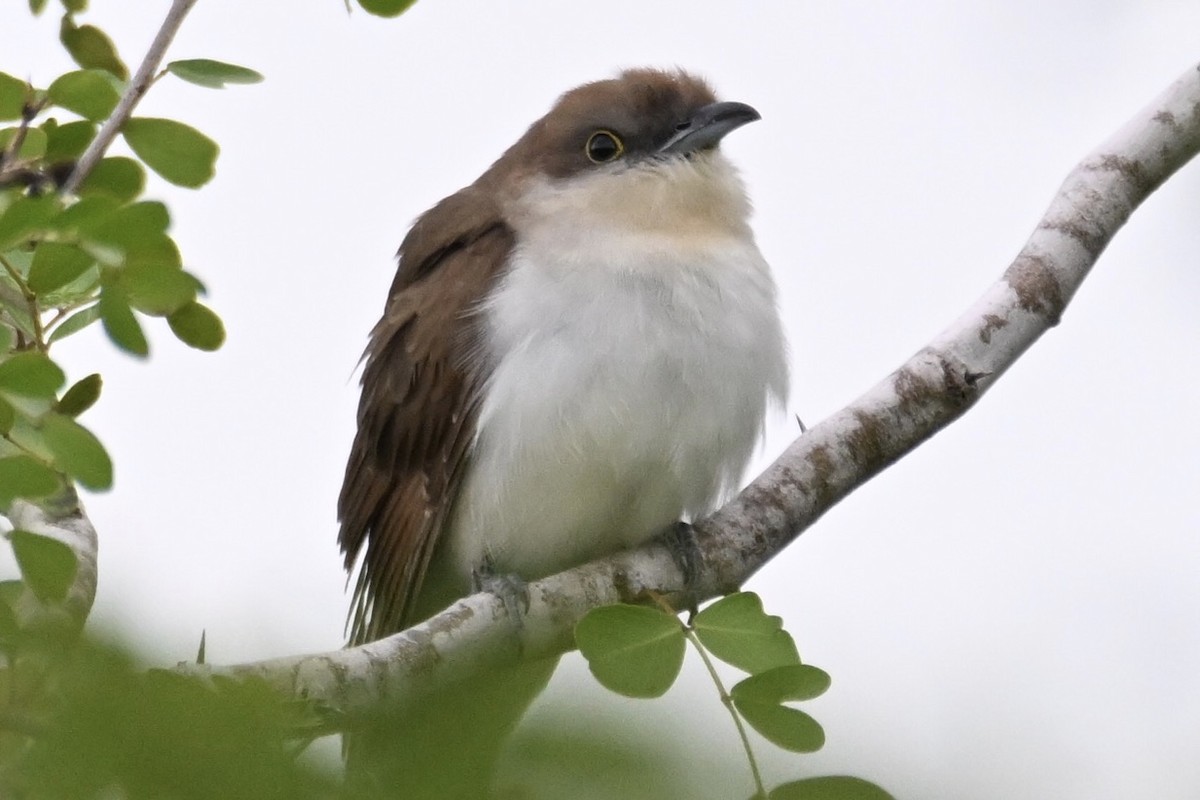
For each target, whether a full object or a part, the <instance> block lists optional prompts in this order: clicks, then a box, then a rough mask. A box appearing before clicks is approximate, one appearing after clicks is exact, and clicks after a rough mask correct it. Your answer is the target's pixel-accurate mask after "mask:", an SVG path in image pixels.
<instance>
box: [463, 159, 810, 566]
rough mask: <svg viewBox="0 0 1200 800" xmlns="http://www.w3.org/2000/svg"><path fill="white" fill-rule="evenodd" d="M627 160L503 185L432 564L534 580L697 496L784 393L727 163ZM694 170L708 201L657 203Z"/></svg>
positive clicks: (755, 434) (748, 447)
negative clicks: (457, 451)
mask: <svg viewBox="0 0 1200 800" xmlns="http://www.w3.org/2000/svg"><path fill="white" fill-rule="evenodd" d="M664 169H665V168H664ZM646 177H647V176H644V175H642V176H638V175H634V176H631V175H630V173H629V172H625V173H621V174H616V175H602V176H599V178H596V179H594V180H592V181H591V183H585V184H584V185H582V186H581V185H580V184H581V181H579V180H576V181H575V182H574V183H573V185H571V186H569V187H565V188H564V187H563V186H561V185H550V184H546V185H543V186H540V187H538V188H536V189H535V190H534V191H531V192H530V193H529V194H528V195H527V196H526V197H525V198H523V205H522V207H521V208H522V211H523V213H524V214H525V216H523V217H519V218H518V220H517V224H516V225H515V227H516V229H517V232H518V247H517V250H516V253H515V255H514V262H513V264H512V267H511V268H510V269H509V271H508V273H507V275H506V277H505V278H504V279H503V280H502V282H501V284H500V285H499V286H498V288H497V289H496V291H495V292H494V293H493V294H492V295H491V297H490V298H489V299H488V301H487V302H486V304H485V306H484V307H483V308H482V309H481V313H482V314H483V315H484V326H485V330H486V333H487V335H486V336H485V337H484V338H485V341H486V343H487V344H486V354H485V356H486V357H487V358H489V359H490V360H491V363H492V364H493V365H494V371H493V373H492V375H491V378H490V380H489V382H488V383H487V385H486V387H485V390H484V396H483V405H482V410H481V413H480V419H479V426H478V433H477V437H476V442H475V446H474V449H473V452H472V454H471V461H470V468H469V472H468V475H467V477H466V479H465V481H464V485H463V489H462V494H461V495H460V497H459V502H458V504H457V506H456V510H455V514H454V517H453V521H452V524H451V528H450V531H449V540H448V542H447V546H448V548H447V551H445V553H446V555H447V556H449V559H450V561H451V563H450V564H444V566H446V567H449V568H450V569H451V570H453V571H456V572H458V573H459V574H460V575H462V576H466V575H469V574H470V570H472V569H474V568H477V567H478V566H479V565H480V564H481V563H482V561H483V559H484V557H485V556H487V557H489V558H490V559H491V560H492V563H493V564H494V566H495V568H496V569H497V570H498V571H499V572H513V573H517V574H519V575H522V576H523V577H525V578H528V579H534V578H537V577H541V576H543V575H546V574H550V573H553V572H556V571H559V570H561V569H565V568H568V567H570V566H574V565H576V564H580V563H583V562H585V561H588V560H590V559H592V558H595V557H598V556H600V555H604V554H607V553H610V552H614V551H616V550H618V549H620V548H622V547H625V546H629V545H634V544H638V543H641V542H643V541H645V540H647V539H648V538H650V537H652V536H654V535H656V534H658V533H660V532H662V531H663V530H664V529H666V528H667V527H668V526H669V525H671V524H672V523H673V522H674V521H676V520H678V519H680V518H694V517H696V516H699V515H702V514H704V513H706V512H707V511H709V510H711V509H712V508H714V507H715V506H716V504H717V503H718V502H719V501H721V500H722V499H723V498H724V497H725V496H726V495H727V494H728V493H730V492H731V491H733V490H734V489H736V488H737V483H738V481H739V480H740V478H741V473H742V471H743V470H744V469H745V466H746V463H747V461H748V460H749V458H750V456H751V453H752V451H753V449H754V447H755V445H756V444H757V443H758V441H759V439H760V437H761V432H762V425H763V418H764V414H765V412H766V407H767V404H768V400H772V399H773V400H776V401H779V402H780V403H782V401H783V399H784V395H785V393H786V387H787V370H786V362H785V345H784V340H783V334H782V330H781V326H780V323H779V319H778V313H777V311H776V307H775V288H774V284H773V282H772V280H771V277H770V273H769V270H768V267H767V265H766V263H765V262H764V261H763V259H762V256H761V254H760V253H759V251H758V248H757V247H756V246H755V244H754V241H753V238H752V236H751V234H750V232H749V228H748V227H747V226H746V225H745V214H746V206H745V201H744V198H743V195H742V190H741V186H740V183H739V182H738V181H737V178H736V175H735V174H734V173H733V171H732V168H730V167H729V166H728V165H727V163H726V162H725V161H724V159H723V158H721V157H720V156H719V155H714V157H713V159H712V162H709V161H707V160H706V161H703V162H701V163H700V164H693V163H692V162H680V163H679V164H678V165H676V166H674V167H672V168H671V171H670V174H666V175H663V174H653V175H650V176H648V177H649V178H651V179H652V180H650V181H649V182H643V184H638V183H637V181H641V180H643V179H644V178H646ZM714 183H715V185H716V188H717V189H718V190H719V191H718V192H717V195H716V198H715V201H714V202H709V203H707V204H705V203H703V202H700V203H699V205H696V207H695V209H693V213H690V214H686V215H683V218H682V219H680V218H679V216H680V215H678V214H677V213H676V214H674V216H675V218H674V219H672V218H666V217H664V214H663V211H664V209H670V210H672V213H674V211H675V210H677V209H678V208H679V206H680V201H679V198H678V197H675V198H674V199H673V198H672V194H678V193H679V192H683V193H685V194H686V199H687V200H688V201H689V202H693V203H695V202H696V201H697V199H698V198H697V193H698V192H705V191H707V192H712V191H713V185H714ZM647 186H648V187H649V190H648V189H647ZM588 193H591V194H592V195H593V196H591V197H589V196H588ZM622 193H625V194H626V196H625V197H624V198H622V197H621V194H622ZM564 195H565V196H564ZM726 195H729V196H728V197H727V196H726ZM701 199H702V198H701ZM716 201H720V202H716ZM720 203H727V204H728V203H732V204H733V208H734V209H735V211H739V212H740V213H730V210H729V209H728V208H722V207H721V206H720ZM598 206H600V207H604V208H607V209H609V211H608V212H606V211H605V210H604V208H598ZM611 209H616V211H612V210H611ZM697 213H709V214H712V213H716V214H718V220H719V221H720V222H721V224H704V222H705V221H704V220H703V219H697V218H696V217H697ZM656 214H657V215H658V216H657V218H656V216H655V215H656ZM635 220H636V222H635ZM681 222H682V223H683V224H679V223H681Z"/></svg>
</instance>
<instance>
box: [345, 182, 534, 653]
mask: <svg viewBox="0 0 1200 800" xmlns="http://www.w3.org/2000/svg"><path fill="white" fill-rule="evenodd" d="M512 246H513V237H512V232H511V231H510V230H509V229H508V228H507V227H506V226H505V225H504V224H503V222H501V220H500V216H499V213H498V212H497V211H496V210H495V208H494V205H493V204H492V203H491V202H490V201H489V200H488V197H487V195H486V194H485V193H483V192H480V191H477V190H476V189H475V188H474V187H469V188H467V189H464V190H463V191H461V192H459V193H458V194H456V195H452V196H451V197H449V198H446V199H445V200H443V201H442V202H441V203H439V204H438V205H437V206H434V208H433V209H431V210H430V211H429V212H428V213H426V214H425V215H424V216H423V217H421V219H419V220H418V221H417V223H416V224H415V225H414V226H413V228H412V230H410V231H409V233H408V236H406V237H405V240H404V244H403V245H401V247H400V265H399V268H398V270H397V272H396V279H395V281H394V282H393V284H392V290H391V294H390V297H389V300H388V305H387V308H386V310H385V312H384V315H383V318H382V319H381V320H380V321H379V324H378V325H376V326H375V329H374V330H373V331H372V332H371V341H370V344H369V345H368V346H367V352H366V365H365V366H364V368H363V376H362V397H361V399H360V400H359V406H358V433H357V435H356V436H355V438H354V444H353V446H352V448H351V450H350V458H349V461H348V463H347V465H346V477H345V482H344V483H343V485H342V493H341V497H340V498H339V500H338V516H339V518H340V520H341V530H340V532H339V534H338V542H339V543H340V545H341V548H342V552H343V554H344V555H345V563H346V568H347V570H351V569H353V568H354V565H355V563H358V564H359V574H358V578H357V581H356V583H355V588H354V598H353V601H352V604H351V612H350V619H349V622H348V624H349V627H350V641H351V643H353V644H358V643H362V642H366V641H371V640H374V639H377V638H379V637H381V636H386V635H387V634H389V633H393V632H395V631H398V630H401V629H402V628H404V627H406V626H407V625H408V624H411V623H414V622H417V621H418V620H416V619H413V618H412V615H413V613H414V603H415V600H416V598H417V595H418V594H419V592H420V591H421V585H422V582H423V580H424V577H425V573H426V570H427V568H428V566H429V560H430V558H431V557H432V556H433V553H434V550H435V549H436V547H437V544H438V540H439V539H440V536H441V533H442V530H443V528H444V527H445V525H446V524H447V522H448V515H449V511H450V507H451V506H452V505H453V502H454V498H455V496H456V494H457V492H458V488H459V485H460V484H461V481H462V477H463V473H464V471H465V463H466V460H467V458H468V456H469V448H470V445H471V441H472V439H473V437H474V432H475V420H476V416H477V406H478V401H479V395H480V386H481V383H482V381H483V380H484V379H485V378H486V365H484V364H483V363H481V360H480V359H479V357H478V350H477V348H476V347H475V344H474V333H473V330H472V329H473V328H474V326H473V325H472V324H471V314H472V312H473V311H474V309H475V307H476V305H477V304H478V302H479V301H480V299H481V298H483V297H484V296H485V295H486V293H487V291H488V289H489V288H490V287H491V285H492V283H493V282H494V281H495V279H496V277H497V275H499V273H500V271H501V268H502V267H503V265H504V264H505V263H506V262H507V260H508V256H509V253H510V252H511V250H512ZM464 321H465V322H466V323H467V324H466V325H465V326H464V325H463V322H464Z"/></svg>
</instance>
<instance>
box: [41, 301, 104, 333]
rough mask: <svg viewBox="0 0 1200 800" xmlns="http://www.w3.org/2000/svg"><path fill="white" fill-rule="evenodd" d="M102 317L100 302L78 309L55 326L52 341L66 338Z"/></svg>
mask: <svg viewBox="0 0 1200 800" xmlns="http://www.w3.org/2000/svg"><path fill="white" fill-rule="evenodd" d="M98 319H100V304H99V303H95V304H93V305H90V306H88V307H87V308H85V309H82V310H80V311H76V312H75V313H74V314H72V315H71V316H69V317H67V318H66V319H64V320H63V321H62V322H61V323H59V324H58V325H57V326H55V328H54V331H53V332H52V333H51V334H50V341H51V342H57V341H58V340H59V339H65V338H67V337H68V336H70V335H71V334H73V333H78V332H79V331H81V330H83V329H84V328H86V327H87V326H88V325H91V324H92V323H93V322H95V321H96V320H98Z"/></svg>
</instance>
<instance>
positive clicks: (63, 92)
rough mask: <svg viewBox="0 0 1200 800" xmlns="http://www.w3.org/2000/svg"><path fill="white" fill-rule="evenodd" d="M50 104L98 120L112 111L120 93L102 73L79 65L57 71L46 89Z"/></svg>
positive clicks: (85, 117)
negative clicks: (75, 67)
mask: <svg viewBox="0 0 1200 800" xmlns="http://www.w3.org/2000/svg"><path fill="white" fill-rule="evenodd" d="M46 93H47V94H48V95H49V97H50V101H51V102H52V103H54V105H56V106H59V107H61V108H65V109H67V110H68V111H74V112H75V113H76V114H78V115H79V116H81V117H83V118H84V119H90V120H92V121H93V122H99V121H101V120H103V119H105V118H106V117H107V116H108V115H109V114H111V113H112V111H113V109H114V108H116V106H117V101H118V100H120V99H121V96H120V95H119V94H117V90H116V89H114V88H113V85H112V83H111V82H109V79H108V78H106V77H105V76H104V73H103V72H101V71H99V70H94V69H80V70H76V71H75V72H68V73H67V74H66V75H60V76H59V77H58V78H56V79H55V81H54V83H52V84H50V88H49V89H47V90H46Z"/></svg>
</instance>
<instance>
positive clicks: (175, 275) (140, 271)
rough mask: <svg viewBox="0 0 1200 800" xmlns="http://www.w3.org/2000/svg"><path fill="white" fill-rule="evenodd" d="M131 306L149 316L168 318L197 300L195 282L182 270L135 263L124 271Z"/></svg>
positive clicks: (124, 284)
mask: <svg viewBox="0 0 1200 800" xmlns="http://www.w3.org/2000/svg"><path fill="white" fill-rule="evenodd" d="M121 286H122V287H124V289H125V295H126V297H128V298H129V304H130V305H131V306H133V307H134V308H136V309H137V310H138V311H141V312H143V313H146V314H154V315H157V316H166V315H168V314H172V313H174V312H175V311H178V310H179V309H180V308H182V307H183V306H185V305H186V304H188V303H190V302H192V301H193V300H195V299H196V282H195V281H194V280H192V277H191V276H190V275H188V274H187V273H186V272H184V271H183V270H181V269H176V268H174V267H170V266H160V265H158V264H135V265H132V266H129V267H127V268H126V269H124V270H121Z"/></svg>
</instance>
